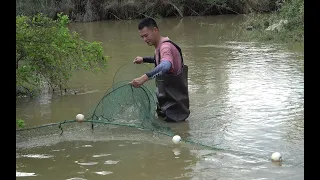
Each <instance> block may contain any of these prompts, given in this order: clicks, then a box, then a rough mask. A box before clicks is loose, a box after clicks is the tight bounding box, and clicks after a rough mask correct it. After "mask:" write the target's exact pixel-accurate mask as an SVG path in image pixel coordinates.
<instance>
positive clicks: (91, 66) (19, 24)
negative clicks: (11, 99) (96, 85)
mask: <svg viewBox="0 0 320 180" xmlns="http://www.w3.org/2000/svg"><path fill="white" fill-rule="evenodd" d="M69 22H70V21H69V18H68V16H66V15H62V14H58V18H57V20H53V19H51V18H49V17H47V16H45V15H43V14H37V15H34V16H17V17H16V89H17V94H18V95H21V94H24V95H26V94H27V95H36V94H37V93H38V92H40V90H41V87H42V86H43V85H44V84H45V83H47V84H49V85H50V87H51V88H52V89H56V88H57V87H59V88H60V89H61V88H63V87H64V86H66V83H67V81H68V80H69V79H70V77H71V75H72V74H73V72H74V71H75V70H79V69H84V70H92V71H94V72H96V71H98V70H101V69H102V70H104V69H105V68H104V67H105V66H106V62H107V59H108V57H107V56H105V55H104V54H103V48H102V46H101V44H100V43H98V42H88V41H85V40H84V39H82V38H81V36H80V35H79V34H78V33H76V32H70V31H69V29H68V27H67V25H68V23H69Z"/></svg>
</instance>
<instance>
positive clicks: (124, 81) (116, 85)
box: [16, 65, 211, 148]
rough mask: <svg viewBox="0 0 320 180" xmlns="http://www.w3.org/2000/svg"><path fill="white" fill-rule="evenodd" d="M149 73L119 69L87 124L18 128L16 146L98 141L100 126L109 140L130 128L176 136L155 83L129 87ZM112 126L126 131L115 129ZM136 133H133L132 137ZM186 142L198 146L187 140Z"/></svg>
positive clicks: (136, 68) (135, 67)
mask: <svg viewBox="0 0 320 180" xmlns="http://www.w3.org/2000/svg"><path fill="white" fill-rule="evenodd" d="M148 70H149V67H148V66H144V65H125V66H122V67H120V69H119V70H118V71H117V72H116V75H115V76H114V79H113V85H112V86H111V87H110V88H109V89H108V90H107V92H106V93H105V95H104V96H103V97H102V98H101V100H100V101H99V102H97V104H96V106H94V107H93V108H92V110H91V111H89V112H88V113H86V114H85V121H84V122H82V123H77V121H76V120H75V119H72V120H65V121H61V122H59V123H53V124H46V125H42V126H38V127H33V128H24V129H18V130H17V131H16V141H17V143H19V144H20V145H21V144H24V146H25V145H26V144H28V145H30V144H32V143H33V144H35V145H38V144H39V143H40V144H41V143H42V144H43V143H50V142H51V141H52V142H56V141H60V140H62V139H61V138H64V140H72V139H73V140H74V139H77V138H78V139H82V140H85V139H88V138H89V139H90V137H91V140H96V139H97V138H98V137H96V136H94V135H93V133H92V132H95V133H96V134H97V131H99V129H100V130H101V127H103V128H105V127H107V130H106V129H104V130H102V131H101V132H103V133H107V134H104V135H101V136H105V137H108V138H110V137H114V136H121V132H124V131H126V132H128V131H129V130H127V129H128V127H131V128H132V127H133V128H135V129H139V130H141V129H142V130H149V132H152V133H157V134H162V135H167V136H171V137H172V136H174V135H175V133H174V132H173V131H172V130H171V128H169V126H167V125H168V124H166V123H165V122H164V121H162V120H161V119H159V118H158V117H157V115H156V98H155V93H154V92H155V83H154V81H148V82H147V83H145V84H144V85H142V86H141V87H140V88H134V87H133V86H131V85H130V84H129V82H130V81H131V80H132V79H133V78H135V77H139V76H141V75H142V73H145V72H146V71H148ZM111 126H112V127H114V126H116V127H121V128H125V129H117V130H114V129H112V128H111ZM134 133H135V132H133V131H132V132H131V130H130V134H134ZM62 134H63V135H64V136H63V137H60V136H55V135H62ZM93 136H94V137H93ZM35 138H36V139H35ZM31 140H33V141H31ZM184 141H185V142H189V143H193V144H198V143H194V142H193V141H191V140H188V139H185V140H184ZM31 142H32V143H31ZM198 145H199V144H198ZM200 145H201V144H200ZM17 146H18V144H17ZM202 146H206V145H202ZM206 147H209V146H206ZM209 148H211V147H209Z"/></svg>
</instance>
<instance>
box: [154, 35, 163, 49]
mask: <svg viewBox="0 0 320 180" xmlns="http://www.w3.org/2000/svg"><path fill="white" fill-rule="evenodd" d="M161 39H162V36H159V39H158V40H157V43H156V44H155V45H154V48H155V49H157V48H158V47H159V44H160V42H161Z"/></svg>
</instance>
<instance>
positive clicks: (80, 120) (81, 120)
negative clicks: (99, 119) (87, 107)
mask: <svg viewBox="0 0 320 180" xmlns="http://www.w3.org/2000/svg"><path fill="white" fill-rule="evenodd" d="M76 121H77V122H83V121H84V115H83V114H77V116H76Z"/></svg>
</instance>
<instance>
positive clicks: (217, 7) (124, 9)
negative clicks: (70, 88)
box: [16, 0, 282, 22]
mask: <svg viewBox="0 0 320 180" xmlns="http://www.w3.org/2000/svg"><path fill="white" fill-rule="evenodd" d="M279 2H282V0H247V1H240V0H179V1H170V0H108V1H105V0H86V1H85V0H77V1H74V0H62V1H60V2H57V1H55V0H48V1H32V2H30V1H28V3H26V2H25V1H17V5H16V14H17V15H19V14H24V15H33V14H36V13H39V12H40V13H43V14H46V15H48V16H49V17H52V18H54V17H55V16H56V14H57V13H58V12H63V13H64V14H66V15H68V16H69V18H70V19H71V20H72V21H76V22H89V21H100V20H129V19H136V18H143V17H154V18H164V17H185V16H208V15H218V14H248V13H251V12H259V13H261V12H272V11H274V10H276V9H277V7H278V6H279V5H278V4H279Z"/></svg>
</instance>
